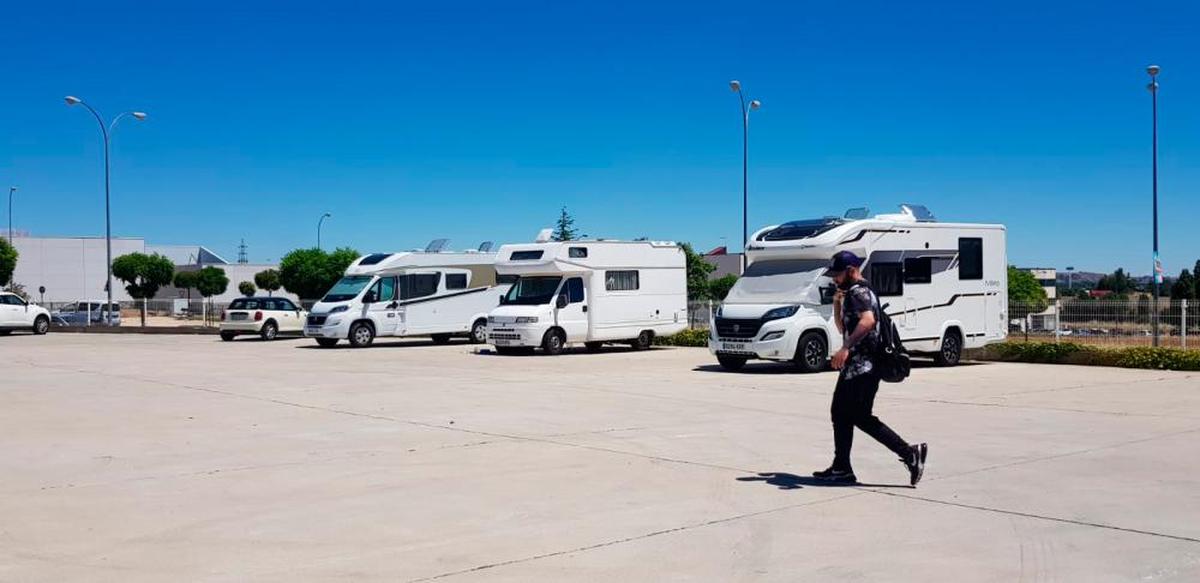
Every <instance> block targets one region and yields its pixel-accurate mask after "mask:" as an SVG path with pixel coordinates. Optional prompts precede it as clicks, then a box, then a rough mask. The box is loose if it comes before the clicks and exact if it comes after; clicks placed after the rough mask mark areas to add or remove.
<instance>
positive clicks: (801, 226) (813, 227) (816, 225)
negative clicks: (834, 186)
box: [759, 217, 843, 241]
mask: <svg viewBox="0 0 1200 583" xmlns="http://www.w3.org/2000/svg"><path fill="white" fill-rule="evenodd" d="M842 222H843V221H842V220H841V219H839V218H837V217H825V218H821V219H805V220H802V221H792V222H790V223H784V224H782V225H779V226H778V227H775V228H774V229H771V230H770V231H767V232H766V233H763V234H762V235H760V236H759V240H762V241H794V240H796V239H807V238H809V237H816V236H817V235H820V234H821V233H824V232H825V231H828V230H829V229H832V228H834V227H836V226H838V225H840V224H842Z"/></svg>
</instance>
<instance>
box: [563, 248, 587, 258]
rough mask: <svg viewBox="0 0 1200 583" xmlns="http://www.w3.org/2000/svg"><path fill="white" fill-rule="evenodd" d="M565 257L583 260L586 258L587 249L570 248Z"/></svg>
mask: <svg viewBox="0 0 1200 583" xmlns="http://www.w3.org/2000/svg"><path fill="white" fill-rule="evenodd" d="M567 255H568V256H569V257H570V258H572V259H583V258H585V257H587V247H571V248H570V249H567Z"/></svg>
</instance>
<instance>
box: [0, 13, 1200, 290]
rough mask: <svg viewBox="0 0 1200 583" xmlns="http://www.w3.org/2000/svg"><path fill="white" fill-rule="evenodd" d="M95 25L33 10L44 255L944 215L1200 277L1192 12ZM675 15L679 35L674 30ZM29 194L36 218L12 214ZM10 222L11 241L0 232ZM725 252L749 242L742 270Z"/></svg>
mask: <svg viewBox="0 0 1200 583" xmlns="http://www.w3.org/2000/svg"><path fill="white" fill-rule="evenodd" d="M582 4H583V3H574V2H561V1H552V2H539V3H525V2H506V3H495V2H452V1H447V2H421V3H415V2H403V3H397V2H387V3H385V2H380V3H352V2H337V3H332V2H323V3H316V2H311V3H309V2H280V3H268V2H238V3H223V2H203V3H202V2H194V3H186V6H185V3H144V5H143V6H139V5H136V4H126V3H123V2H108V3H97V2H90V3H88V4H74V3H71V2H52V3H35V2H22V3H12V4H10V5H8V6H7V7H6V8H5V14H4V21H5V26H4V27H3V28H4V30H3V33H0V55H3V59H4V63H5V74H4V77H3V81H4V82H3V86H2V88H0V112H2V118H0V119H2V122H0V124H2V125H0V128H2V131H0V184H3V185H7V184H18V185H20V188H21V190H20V191H19V192H18V194H17V196H18V198H17V203H16V208H17V213H16V215H17V219H16V225H17V228H24V229H28V230H31V231H33V232H34V233H35V234H66V235H81V234H89V235H95V234H103V229H104V222H103V191H102V183H101V178H102V174H101V169H102V167H101V149H100V142H99V136H98V131H97V128H96V126H95V123H94V121H93V120H92V119H91V118H90V117H89V116H88V115H87V113H86V112H85V111H83V110H82V109H80V108H68V107H67V106H66V105H64V104H63V101H62V97H63V96H64V95H67V94H72V95H78V96H80V97H82V98H84V99H86V100H87V101H88V102H89V103H91V104H93V105H94V106H96V107H97V108H98V109H100V110H101V111H102V112H104V113H105V114H107V115H113V114H115V113H118V112H120V111H123V110H126V109H143V110H145V111H147V112H149V114H150V119H149V120H148V121H146V122H145V123H141V124H137V123H123V125H122V127H119V128H118V130H117V132H116V136H115V139H114V146H113V155H114V158H113V160H114V161H113V172H114V178H113V195H114V202H113V216H114V231H115V233H116V234H118V235H126V236H144V237H146V238H147V239H148V240H150V241H152V242H156V243H201V244H204V245H207V246H209V247H211V248H213V249H214V250H216V251H218V252H219V253H222V254H223V255H225V256H226V257H227V258H229V259H231V260H232V259H233V258H234V257H235V255H236V245H237V243H238V241H239V240H240V239H241V238H243V237H244V238H245V239H246V242H247V244H248V245H249V250H250V258H251V260H253V261H263V260H268V259H273V260H277V259H278V258H279V257H280V256H281V255H282V254H283V253H284V252H286V251H287V250H289V249H291V248H294V247H298V246H311V245H313V244H314V243H315V226H316V222H317V219H318V217H319V216H320V214H321V213H322V212H324V211H327V210H328V211H331V212H332V213H333V214H334V216H333V218H332V219H330V220H329V221H328V222H327V223H326V229H325V241H326V244H327V245H350V246H353V247H355V248H357V249H359V250H360V251H363V252H368V251H375V250H398V249H407V248H412V247H417V246H423V245H424V244H425V243H426V242H427V241H428V240H430V239H432V238H435V237H449V238H451V239H453V242H452V246H453V247H456V248H464V247H468V246H474V245H476V244H478V242H479V241H481V240H484V239H491V240H495V241H498V242H506V241H524V240H529V239H530V238H531V237H532V236H533V235H534V234H535V233H536V232H537V230H538V229H539V228H541V227H544V226H548V225H549V224H550V223H551V221H552V220H553V219H554V218H555V216H556V215H557V212H558V208H559V207H560V206H562V205H566V206H567V207H568V208H569V209H570V211H571V212H572V213H573V214H574V215H575V216H576V217H577V219H578V226H579V227H580V229H581V230H582V232H584V233H587V234H589V235H591V236H594V237H619V238H632V237H638V236H643V235H645V236H649V237H652V238H657V239H675V240H680V241H691V242H693V243H695V245H696V247H698V248H707V247H712V246H716V245H719V244H722V242H727V243H729V244H730V246H731V247H735V248H736V247H739V246H740V231H741V133H740V132H741V127H740V119H739V112H738V110H737V105H736V101H735V97H734V95H733V94H731V93H730V91H729V88H728V86H727V83H728V81H729V80H730V79H734V78H737V79H740V80H741V81H742V82H743V84H744V86H745V88H746V89H747V90H748V92H749V94H750V95H751V96H752V97H756V98H759V99H761V100H762V101H763V104H764V106H763V109H762V110H760V111H758V112H755V114H754V115H753V116H752V122H751V213H750V224H751V226H752V228H754V227H757V226H762V225H765V224H768V223H773V222H781V221H784V220H789V219H795V218H804V217H811V216H820V215H825V214H834V213H840V212H841V211H842V210H844V209H845V208H846V207H850V206H859V205H869V206H871V207H872V208H873V209H875V210H878V211H885V210H890V209H891V208H893V207H894V204H895V203H898V202H906V201H913V202H923V203H925V204H927V205H928V206H929V207H930V208H932V209H933V210H934V212H935V213H936V214H938V215H939V217H941V218H943V219H946V220H963V221H993V222H1002V223H1004V224H1006V225H1008V228H1009V256H1010V260H1011V261H1012V262H1014V263H1017V264H1022V265H1033V264H1036V265H1045V266H1057V267H1063V266H1066V265H1074V266H1075V267H1076V268H1077V269H1081V270H1083V269H1089V270H1104V271H1108V270H1111V269H1113V268H1115V267H1118V266H1123V267H1125V268H1126V269H1129V270H1131V271H1132V272H1133V273H1139V274H1145V273H1148V272H1149V264H1150V206H1149V197H1150V149H1149V146H1150V136H1149V130H1150V127H1149V122H1150V109H1149V108H1150V98H1149V94H1148V92H1147V91H1146V89H1145V85H1146V82H1147V79H1146V75H1145V72H1144V67H1145V66H1146V65H1147V64H1149V63H1151V62H1154V63H1157V64H1159V65H1161V66H1162V67H1163V74H1162V76H1161V82H1162V90H1161V92H1160V98H1161V99H1160V123H1161V163H1160V172H1161V182H1160V187H1161V188H1160V196H1161V217H1162V218H1161V233H1162V235H1161V247H1162V256H1163V260H1164V263H1165V264H1166V267H1167V270H1168V273H1169V274H1170V275H1174V274H1177V273H1178V271H1179V269H1180V268H1182V267H1184V266H1185V265H1186V266H1188V267H1190V266H1191V264H1192V262H1193V261H1194V260H1195V259H1196V258H1197V257H1200V239H1198V238H1197V235H1196V233H1197V230H1198V229H1197V227H1196V225H1197V220H1198V219H1200V42H1198V41H1197V39H1200V8H1197V7H1196V5H1195V3H1189V2H1182V1H1180V2H1156V3H1153V5H1145V4H1139V3H1134V2H1086V3H1082V2H1081V3H1064V2H1045V1H1041V2H994V3H986V4H987V5H984V3H975V2H943V3H933V2H930V3H897V2H855V3H844V2H779V3H775V2H753V3H730V2H723V3H719V4H705V3H701V2H678V3H666V2H661V3H649V2H629V3H625V2H591V3H587V4H586V6H582ZM651 4H653V6H650V5H651ZM4 190H5V192H6V191H7V189H4ZM0 212H2V211H0ZM723 238H724V239H723Z"/></svg>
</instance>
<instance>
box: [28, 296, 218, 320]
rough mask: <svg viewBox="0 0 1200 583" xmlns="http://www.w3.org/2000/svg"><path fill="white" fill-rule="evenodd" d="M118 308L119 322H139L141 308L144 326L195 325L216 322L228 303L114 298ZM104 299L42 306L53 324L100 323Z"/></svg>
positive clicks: (106, 313)
mask: <svg viewBox="0 0 1200 583" xmlns="http://www.w3.org/2000/svg"><path fill="white" fill-rule="evenodd" d="M113 303H114V304H116V305H117V307H118V308H119V316H120V325H122V326H137V325H140V324H141V310H142V307H143V306H145V309H146V325H147V326H197V325H205V324H206V323H207V324H208V325H213V326H215V325H217V324H218V323H219V322H220V320H221V312H222V311H224V310H225V309H226V308H228V307H229V304H228V303H227V302H212V303H209V302H206V301H205V300H204V299H203V298H199V297H197V298H193V299H192V300H188V299H186V298H180V299H166V300H127V301H114V302H113ZM104 304H105V302H104V301H92V302H46V303H44V304H41V305H42V307H44V308H46V309H47V310H50V315H51V318H52V320H53V324H54V325H55V326H102V325H105V323H106V321H107V315H108V312H107V311H106V310H105V309H104Z"/></svg>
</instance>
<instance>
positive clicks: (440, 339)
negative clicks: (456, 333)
mask: <svg viewBox="0 0 1200 583" xmlns="http://www.w3.org/2000/svg"><path fill="white" fill-rule="evenodd" d="M430 338H432V339H433V343H434V344H449V343H450V335H449V334H434V335H433V336H430Z"/></svg>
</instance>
